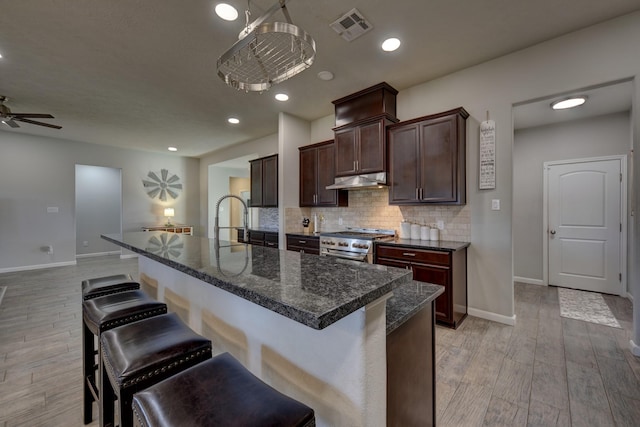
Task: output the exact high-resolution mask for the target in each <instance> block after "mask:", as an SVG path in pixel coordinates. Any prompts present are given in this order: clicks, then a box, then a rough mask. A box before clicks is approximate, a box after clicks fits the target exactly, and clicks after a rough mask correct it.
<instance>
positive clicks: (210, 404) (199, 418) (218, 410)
mask: <svg viewBox="0 0 640 427" xmlns="http://www.w3.org/2000/svg"><path fill="white" fill-rule="evenodd" d="M133 413H134V426H136V427H160V426H162V427H175V426H190V427H201V426H203V427H204V426H237V427H245V426H246V427H254V426H272V427H276V426H278V427H293V426H305V427H309V426H315V414H314V411H313V409H311V408H309V407H308V406H306V405H304V404H302V403H300V402H298V401H297V400H294V399H292V398H290V397H288V396H286V395H284V394H282V393H280V392H279V391H277V390H275V389H274V388H272V387H270V386H269V385H267V384H265V383H264V382H262V380H260V379H258V378H257V377H256V376H254V375H253V374H252V373H251V372H249V370H248V369H246V368H245V367H244V366H242V364H241V363H240V362H238V361H237V360H236V359H234V358H233V356H231V355H230V354H229V353H222V354H219V355H217V356H215V357H214V358H212V359H211V360H208V361H206V362H202V363H200V364H198V365H196V366H194V367H193V368H189V369H187V370H185V371H183V372H181V373H179V374H177V375H174V376H172V377H170V378H168V379H166V380H164V381H162V382H160V383H158V384H156V385H154V386H151V387H149V388H148V389H146V390H143V391H141V392H139V393H136V394H135V395H134V397H133Z"/></svg>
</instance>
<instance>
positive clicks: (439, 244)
mask: <svg viewBox="0 0 640 427" xmlns="http://www.w3.org/2000/svg"><path fill="white" fill-rule="evenodd" d="M375 245H376V246H379V245H389V246H398V247H405V248H414V249H426V250H431V251H441V252H455V251H459V250H462V249H465V248H468V247H469V246H470V245H471V243H470V242H456V241H453V240H438V241H433V240H416V239H395V240H388V241H380V242H375Z"/></svg>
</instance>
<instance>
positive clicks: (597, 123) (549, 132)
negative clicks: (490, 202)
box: [513, 112, 631, 281]
mask: <svg viewBox="0 0 640 427" xmlns="http://www.w3.org/2000/svg"><path fill="white" fill-rule="evenodd" d="M629 125H630V113H629V112H625V113H618V114H612V115H607V116H600V117H596V118H590V119H586V120H577V121H572V122H567V123H560V124H555V125H550V126H540V127H534V128H530V129H524V130H520V131H516V132H515V135H514V142H513V170H514V173H513V274H514V276H516V277H520V278H525V279H533V280H532V281H538V280H540V281H542V280H543V279H544V278H543V277H542V263H543V260H542V248H543V233H542V231H543V230H542V220H543V212H542V202H543V185H542V175H543V173H542V165H543V163H544V162H547V161H553V160H568V159H577V158H585V157H599V156H610V155H624V154H628V152H629V148H630V143H631V135H630V126H629Z"/></svg>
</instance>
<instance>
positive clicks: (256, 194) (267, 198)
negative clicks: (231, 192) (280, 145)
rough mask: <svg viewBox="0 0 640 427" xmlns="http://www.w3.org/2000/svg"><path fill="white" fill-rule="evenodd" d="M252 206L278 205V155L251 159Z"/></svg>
mask: <svg viewBox="0 0 640 427" xmlns="http://www.w3.org/2000/svg"><path fill="white" fill-rule="evenodd" d="M249 163H250V165H251V207H253V208H277V207H278V155H277V154H274V155H272V156H267V157H262V158H260V159H255V160H251V161H250V162H249Z"/></svg>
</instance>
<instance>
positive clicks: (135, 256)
mask: <svg viewBox="0 0 640 427" xmlns="http://www.w3.org/2000/svg"><path fill="white" fill-rule="evenodd" d="M131 258H138V254H120V259H131Z"/></svg>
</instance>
